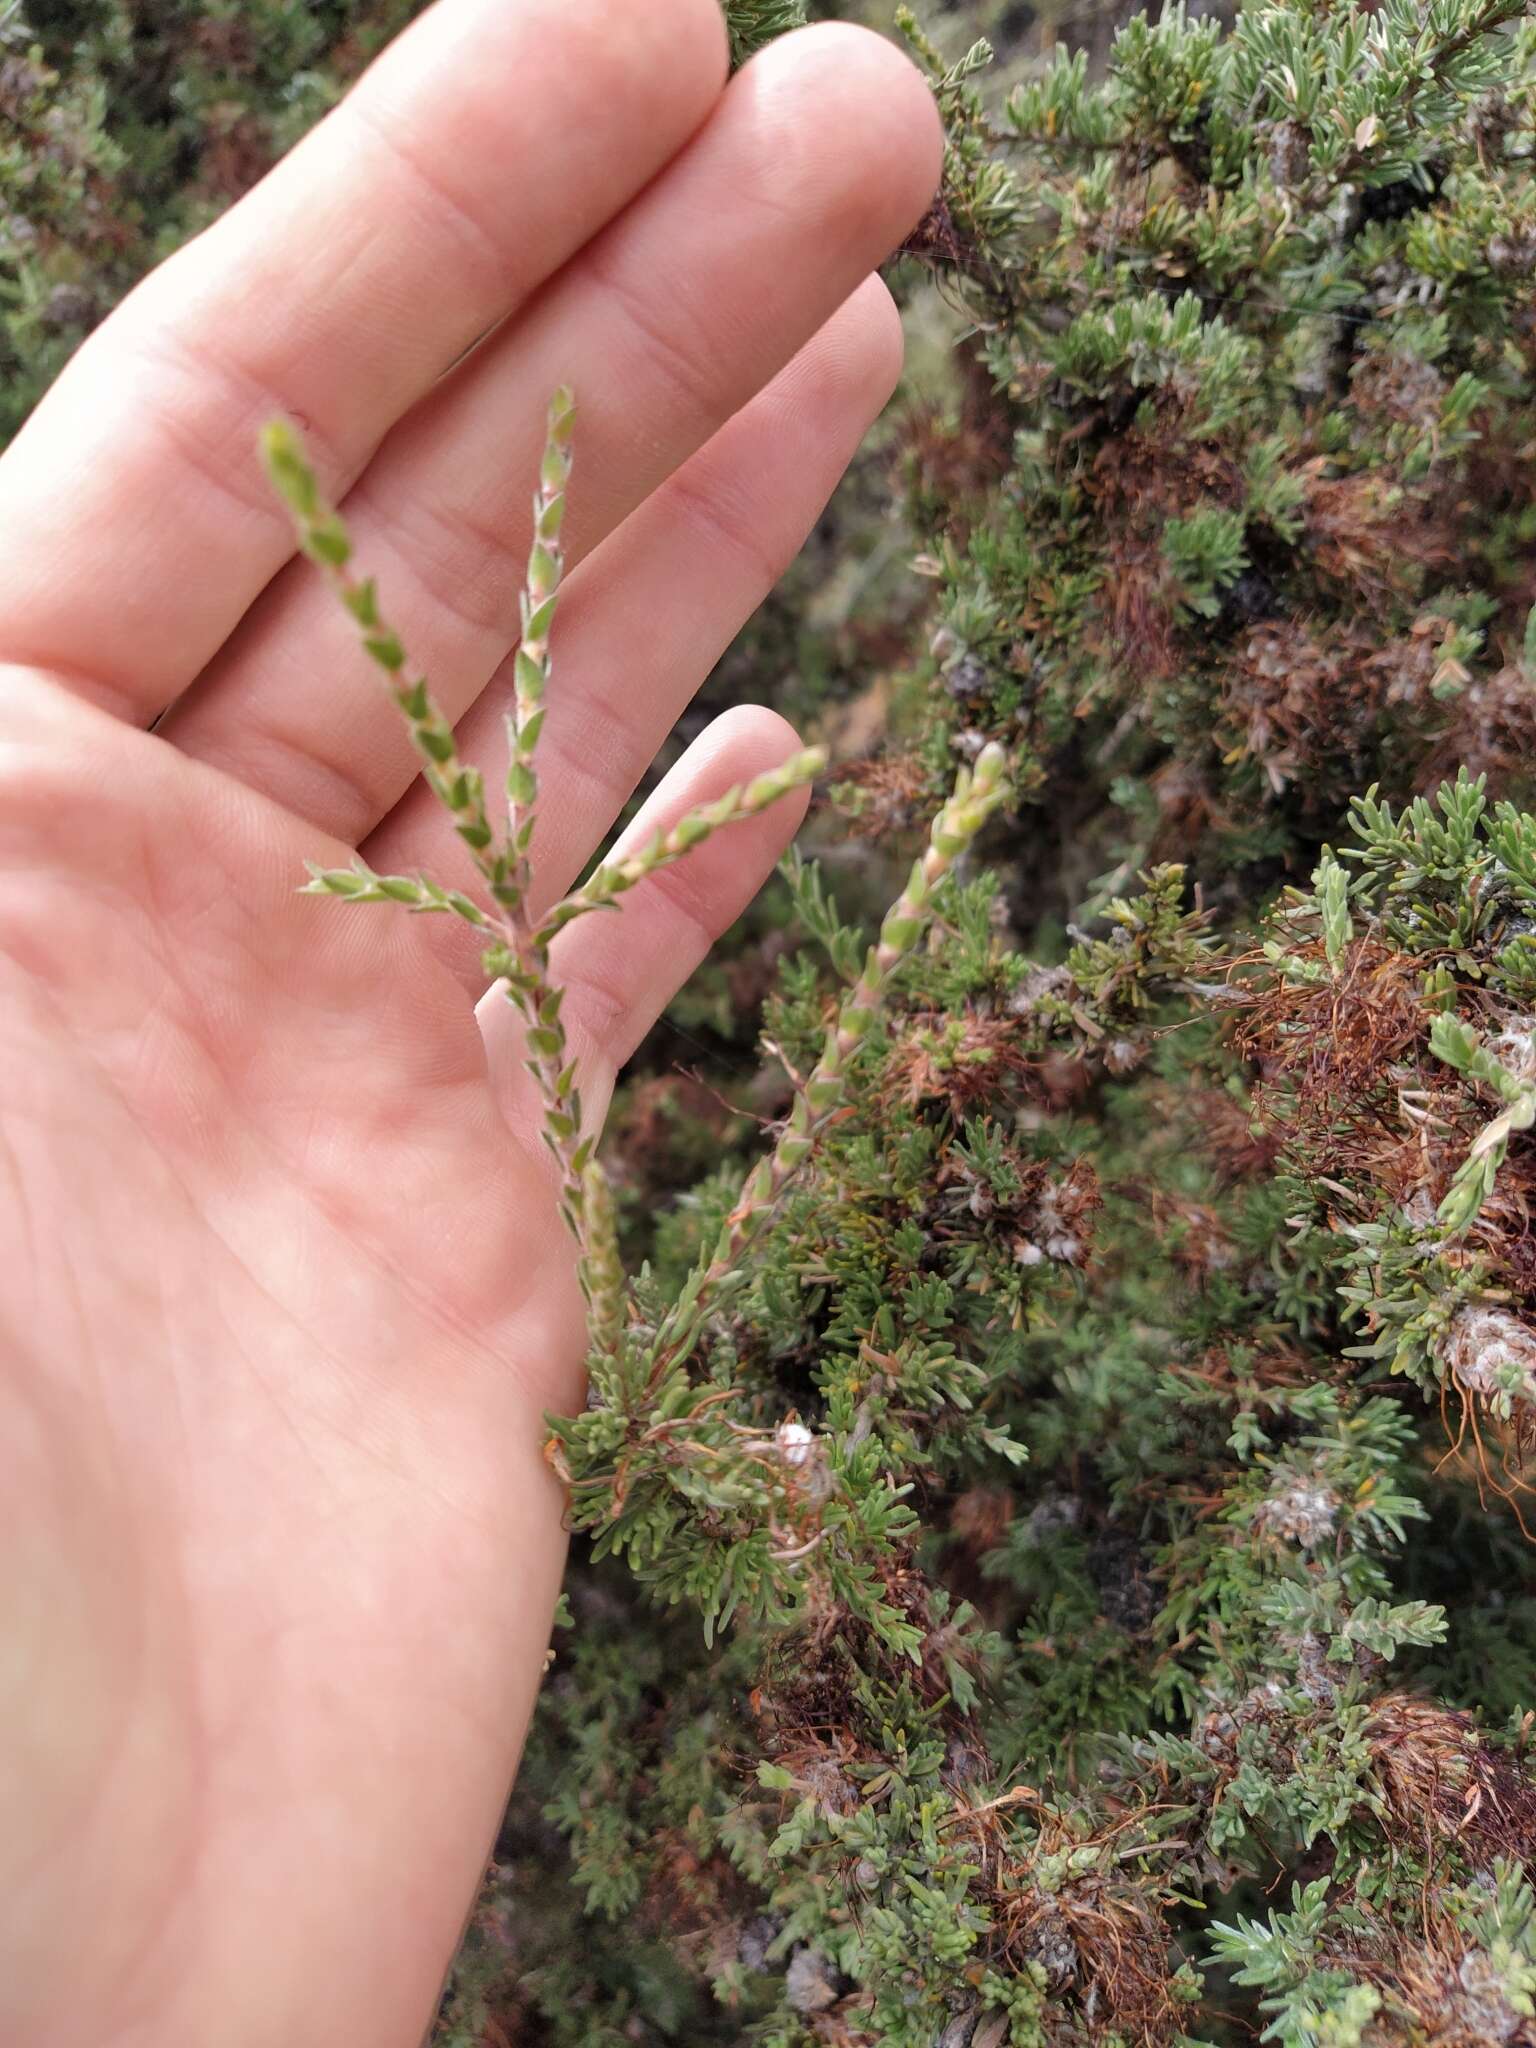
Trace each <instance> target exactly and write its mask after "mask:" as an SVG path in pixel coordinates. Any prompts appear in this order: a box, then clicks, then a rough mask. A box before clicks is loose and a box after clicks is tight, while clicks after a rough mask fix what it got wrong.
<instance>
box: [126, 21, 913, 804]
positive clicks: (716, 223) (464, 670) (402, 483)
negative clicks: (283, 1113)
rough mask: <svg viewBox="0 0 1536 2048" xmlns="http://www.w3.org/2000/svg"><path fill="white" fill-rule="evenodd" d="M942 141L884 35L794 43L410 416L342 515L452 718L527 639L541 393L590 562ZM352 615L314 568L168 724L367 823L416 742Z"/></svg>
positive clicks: (816, 300) (818, 312)
mask: <svg viewBox="0 0 1536 2048" xmlns="http://www.w3.org/2000/svg"><path fill="white" fill-rule="evenodd" d="M938 152H939V135H938V125H937V120H936V117H935V114H934V111H933V106H932V102H931V100H930V98H929V96H928V93H927V89H926V87H925V86H924V85H923V84H922V81H921V80H920V79H919V77H918V75H917V73H916V72H915V71H914V70H913V69H912V67H911V66H910V65H909V64H908V63H907V62H906V60H905V59H904V58H903V57H901V56H900V54H899V53H898V52H897V51H895V50H894V49H893V48H892V47H891V46H890V45H889V44H887V43H885V42H883V41H882V40H881V39H880V38H879V37H876V36H873V35H870V34H869V33H867V32H866V31H864V30H860V29H853V28H848V27H845V26H831V25H829V26H826V27H823V28H817V29H809V30H804V31H802V32H800V33H799V34H796V35H793V36H789V37H786V38H784V39H783V40H782V41H781V42H779V43H776V44H774V45H772V46H770V48H769V49H768V50H766V51H764V52H763V53H762V55H761V56H759V57H758V58H757V59H755V60H754V62H753V63H752V64H750V65H749V66H748V67H747V68H746V69H745V70H744V71H743V72H741V73H740V74H739V75H738V77H737V78H736V79H735V80H734V81H733V82H732V84H731V86H730V88H729V89H728V91H727V92H726V94H725V96H724V98H723V99H722V101H721V103H720V105H719V106H718V108H717V109H716V111H715V113H714V115H713V116H712V117H711V119H710V120H709V122H708V123H707V124H706V126H705V128H704V129H703V130H702V131H701V133H700V134H699V135H698V136H697V137H696V138H695V140H694V141H693V143H691V144H690V145H689V147H688V148H687V149H686V150H685V151H684V152H683V154H682V156H681V157H679V158H678V159H677V160H676V161H675V162H674V163H673V164H672V165H671V166H670V167H669V168H668V169H667V171H665V172H664V173H663V174H662V176H661V177H660V178H659V179H658V180H657V181H656V183H655V184H654V185H653V186H652V187H651V188H650V190H649V191H648V192H647V193H645V194H643V195H642V197H641V198H640V199H639V200H637V201H636V202H635V203H634V204H633V205H632V206H631V207H630V208H629V210H628V212H627V213H626V214H624V215H623V216H622V217H621V218H620V219H619V220H618V221H617V222H615V223H614V224H613V226H612V227H611V228H609V229H608V230H606V231H605V232H604V233H603V234H602V235H601V236H599V237H598V239H597V240H596V241H595V242H593V243H591V244H590V245H589V246H588V248H587V249H586V250H585V251H584V252H583V253H582V255H581V256H579V257H578V258H577V259H576V260H575V261H574V262H573V263H572V264H570V265H569V266H568V267H567V269H566V271H565V272H564V273H563V274H562V276H561V277H560V278H558V279H557V280H555V282H554V283H553V284H552V285H551V286H549V287H548V288H547V290H546V291H545V292H544V293H543V294H542V295H541V297H540V299H539V300H538V301H536V303H535V304H534V306H533V307H532V308H531V309H530V311H529V312H528V313H527V314H526V315H524V316H523V317H522V318H521V319H519V320H518V321H517V322H515V323H514V324H513V325H511V326H510V327H509V328H508V329H506V330H504V331H502V332H499V333H498V334H497V335H495V336H494V337H492V338H491V340H489V341H488V342H487V343H486V344H485V345H484V346H483V347H482V348H481V349H480V350H479V351H478V352H477V353H476V354H475V355H474V356H472V357H471V358H470V359H469V360H468V361H467V362H466V363H464V364H463V365H462V366H461V367H460V369H459V370H458V372H457V373H456V374H455V375H454V377H453V378H452V379H450V380H449V381H448V382H447V383H446V384H445V385H444V386H442V387H441V388H440V390H439V391H438V392H437V393H436V394H435V395H434V396H433V397H431V398H430V399H428V400H427V401H426V402H425V403H424V404H423V405H422V406H421V407H419V408H418V409H417V411H416V412H415V413H414V414H413V415H412V416H411V417H410V418H409V419H408V420H407V421H405V422H404V423H403V424H402V425H401V426H400V427H398V428H397V429H396V430H395V432H394V433H393V434H391V436H390V437H389V439H388V440H387V441H386V442H385V444H384V447H383V449H382V450H381V452H380V454H379V455H378V457H377V458H376V459H375V461H374V463H373V464H372V466H371V467H370V469H369V470H368V471H367V473H366V474H365V475H364V477H363V478H362V480H361V481H360V482H359V484H358V485H357V486H356V487H355V489H354V490H353V491H352V493H351V494H350V496H349V497H348V499H347V501H346V506H345V510H346V515H347V519H348V523H349V526H350V527H351V529H352V532H353V536H354V539H355V540H356V542H357V546H358V557H359V560H360V562H361V563H362V564H363V565H364V566H365V567H366V569H367V570H368V571H369V572H370V573H374V574H377V575H378V577H379V580H380V583H381V586H382V587H383V589H384V591H385V593H386V597H387V602H388V606H389V610H390V613H391V616H392V617H393V618H394V620H395V621H396V622H397V624H398V625H399V626H400V628H401V630H402V633H403V637H404V638H405V639H406V641H407V644H408V646H409V647H410V649H411V654H412V659H413V661H414V662H415V663H417V664H418V665H419V666H421V667H424V668H425V669H426V670H427V672H428V674H429V675H430V676H431V677H432V680H433V686H434V692H435V694H436V696H437V698H438V700H439V702H440V703H441V704H442V706H443V709H444V710H445V711H446V712H447V714H448V716H449V717H450V718H454V719H456V718H458V717H459V716H460V715H461V714H462V713H463V712H464V711H465V710H466V709H467V708H468V706H469V705H470V704H471V703H472V702H473V701H474V699H475V698H476V697H477V696H478V695H479V693H480V691H481V689H482V688H483V687H484V686H485V684H486V683H487V681H488V680H489V679H490V677H491V676H492V675H493V674H494V673H495V671H496V669H497V667H498V665H499V664H500V662H501V661H502V659H503V658H504V656H505V655H506V652H507V650H508V648H509V647H510V645H511V644H512V642H513V640H514V639H515V637H516V627H517V619H516V613H517V593H518V590H519V588H520V585H521V580H522V556H523V553H524V551H525V549H526V545H527V539H528V507H529V502H530V496H531V489H532V482H533V478H534V474H535V470H536V466H537V461H538V450H539V437H540V436H541V434H542V430H543V416H544V402H545V397H546V394H547V392H548V391H549V390H550V389H551V388H552V387H553V386H554V385H555V384H557V383H559V382H562V381H568V382H570V383H572V384H574V385H575V386H576V389H577V393H578V399H579V401H580V405H581V424H580V430H579V438H578V471H577V487H576V489H575V490H574V492H573V494H572V500H571V511H570V515H569V520H568V524H567V534H568V537H569V538H568V554H569V558H570V559H571V560H572V561H573V562H574V561H576V560H579V559H580V557H581V556H582V555H583V554H585V553H587V552H588V551H590V549H591V548H592V547H593V546H595V545H596V543H597V542H598V541H600V540H601V539H602V538H603V537H604V536H605V534H607V533H608V532H610V531H611V530H612V529H613V528H614V527H616V526H617V525H618V524H619V522H620V521H621V520H622V519H623V518H624V517H625V516H626V515H627V514H628V513H629V512H630V511H631V510H633V508H634V507H635V506H636V505H637V504H639V503H640V502H641V501H642V500H643V499H644V498H645V497H646V496H647V495H648V494H649V493H650V492H651V491H652V490H653V489H654V488H655V487H656V486H657V485H658V484H659V483H661V482H662V481H663V480H664V478H665V477H667V476H668V475H669V474H670V473H671V472H672V471H673V470H674V469H675V468H676V467H677V466H678V465H679V464H680V463H681V462H683V461H684V460H685V459H686V458H687V457H688V456H689V455H690V454H691V453H692V452H693V451H694V450H695V449H697V448H698V447H699V446H700V445H701V444H702V443H703V442H704V441H705V440H707V439H708V438H709V436H710V435H711V434H712V433H713V432H714V431H715V430H716V428H718V427H719V426H720V424H721V423H722V422H723V421H724V420H726V419H727V418H729V417H730V416H731V415H732V414H733V413H734V412H735V411H736V410H737V409H738V408H739V407H740V406H742V405H743V404H745V403H746V401H747V400H748V399H749V398H750V397H751V396H752V395H753V394H754V393H755V392H756V391H757V390H758V389H759V388H760V387H761V386H762V385H763V384H764V383H765V382H766V381H767V380H768V379H769V378H770V377H771V376H773V374H774V373H775V372H776V371H777V370H778V369H779V368H780V367H781V366H782V365H783V364H784V363H785V362H787V361H788V360H789V359H790V357H791V356H793V355H794V354H795V352H796V351H797V350H798V349H799V348H800V346H801V345H802V343H803V342H805V341H806V340H807V339H808V337H809V336H810V335H811V334H812V333H814V332H815V331H816V329H817V328H818V327H819V326H821V324H822V323H823V322H824V321H825V320H826V319H827V318H829V317H830V315H831V314H832V313H833V312H834V310H835V309H836V308H837V307H838V306H839V305H840V304H841V303H842V302H843V301H844V300H845V299H846V298H847V297H848V296H849V294H850V293H851V292H852V290H853V289H854V287H855V285H856V284H857V283H858V282H859V281H860V279H861V278H862V277H863V276H865V274H866V273H867V272H868V271H869V270H870V269H871V268H873V267H874V265H875V264H877V263H878V262H879V261H880V260H881V259H882V258H883V257H884V256H885V255H886V254H888V253H889V251H890V250H891V248H893V247H894V246H895V244H896V243H897V242H898V241H899V240H900V239H901V237H902V235H903V234H904V233H905V232H906V230H907V229H908V228H909V227H910V225H911V223H912V222H913V221H914V220H915V219H916V218H917V217H918V216H919V215H920V214H921V212H922V210H923V208H924V206H925V205H926V204H927V201H928V199H929V197H930V196H931V193H932V190H933V187H934V185H935V183H936V181H937V177H938ZM688 571H689V565H688V563H687V562H679V563H678V564H677V578H676V582H675V584H674V585H673V587H672V588H670V589H666V590H658V592H657V597H656V601H657V604H658V605H666V604H678V603H683V604H686V603H688V602H689V601H690V596H689V582H688ZM347 628H348V622H347V621H346V620H345V619H343V618H342V617H341V616H340V615H339V613H338V609H337V607H336V606H335V602H334V599H333V598H332V596H331V594H330V593H329V591H327V590H326V589H325V588H324V587H323V584H322V582H321V579H320V578H318V577H317V576H315V575H314V574H313V572H312V571H311V570H309V569H308V567H307V565H305V564H303V563H297V564H295V565H294V566H293V567H292V568H290V569H289V570H287V571H285V572H284V574H283V575H282V576H280V577H279V578H278V579H277V581H276V582H275V583H274V584H273V585H272V586H271V587H270V589H269V590H268V591H267V592H266V593H265V595H264V596H263V598H262V599H261V600H260V601H259V603H258V604H257V605H256V606H255V607H254V608H253V610H252V612H251V613H250V614H249V616H248V617H247V619H246V621H245V622H244V624H243V625H242V627H241V628H240V630H239V631H238V632H237V633H236V635H235V636H234V638H233V640H232V641H231V642H230V644H229V646H228V648H227V649H226V650H225V653H224V654H223V655H221V656H220V658H219V660H218V661H217V662H216V663H215V664H214V666H213V667H212V668H210V669H209V670H208V671H207V672H206V673H205V675H204V677H203V678H202V680H201V681H200V682H199V684H198V686H197V687H196V689H195V690H194V691H193V692H192V693H191V694H190V695H189V696H188V698H186V699H185V700H184V701H183V703H182V705H181V706H180V707H179V708H178V710H177V711H176V712H175V713H174V714H173V715H172V718H171V719H170V720H169V721H168V722H167V726H166V733H167V737H169V738H171V739H173V740H175V741H176V743H177V744H179V745H180V746H182V747H184V748H185V749H187V750H188V751H189V752H192V753H195V754H197V755H199V756H200V757H202V758H204V759H207V760H210V761H212V762H214V763H215V764H217V765H218V766H220V767H223V768H225V769H227V770H229V771H230V772H232V773H235V774H237V775H239V776H240V777H241V778H242V779H243V780H244V781H246V782H248V783H250V784H252V785H253V786H254V787H256V788H258V789H260V790H262V791H263V792H264V793H265V794H267V795H270V796H272V797H275V798H276V799H277V800H278V801H279V802H281V803H284V804H286V805H287V806H288V807H289V808H290V809H291V810H293V811H295V812H297V813H299V814H300V815H302V816H305V817H307V818H309V819H311V820H312V821H313V822H314V823H315V824H316V825H318V826H320V827H322V828H323V829H324V830H326V831H327V832H331V833H334V834H335V835H336V836H337V837H339V838H343V839H347V840H350V841H352V842H353V843H354V844H355V843H356V842H357V841H358V840H360V839H361V838H362V837H363V836H364V835H365V834H366V833H367V832H368V831H369V830H371V829H372V827H373V826H374V825H375V824H376V823H377V822H378V820H379V819H380V818H381V817H382V816H383V815H384V814H385V813H386V812H387V811H388V810H389V809H390V808H391V806H392V805H393V804H394V803H395V802H396V800H397V799H398V798H399V797H400V795H401V794H402V793H403V792H404V790H405V789H406V788H407V787H408V785H409V783H410V781H411V779H412V777H413V775H414V773H415V770H416V763H415V758H414V756H413V754H412V752H411V749H410V746H409V743H408V741H407V740H406V738H405V736H404V735H403V734H396V735H392V738H391V740H390V741H389V742H388V743H385V744H375V743H373V741H372V737H371V735H372V732H373V729H374V727H375V722H376V721H377V720H378V719H379V718H380V717H381V716H382V715H383V713H382V710H381V707H380V703H379V691H378V687H377V683H376V681H375V680H374V679H373V677H372V675H371V673H370V672H369V671H368V670H367V667H366V664H364V663H362V662H360V661H359V660H358V659H357V658H356V654H355V640H354V639H353V638H352V636H351V635H350V633H349V631H348V630H347ZM322 679H323V680H322ZM360 730H366V731H369V733H370V741H369V743H367V744H360V743H359V738H358V735H359V732H360Z"/></svg>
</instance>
